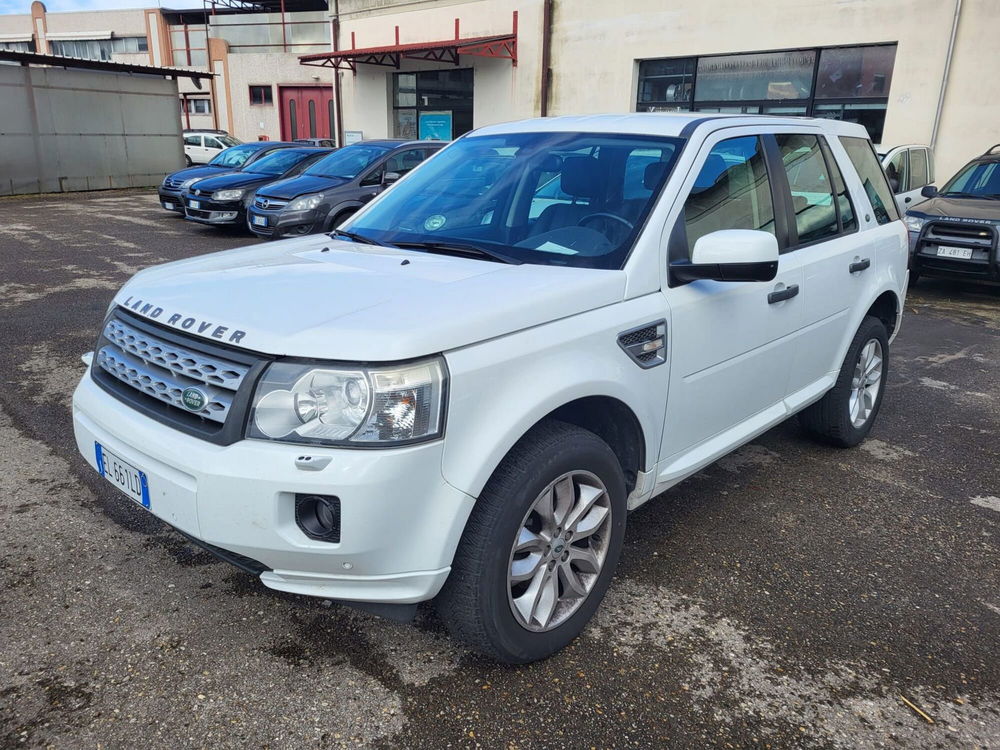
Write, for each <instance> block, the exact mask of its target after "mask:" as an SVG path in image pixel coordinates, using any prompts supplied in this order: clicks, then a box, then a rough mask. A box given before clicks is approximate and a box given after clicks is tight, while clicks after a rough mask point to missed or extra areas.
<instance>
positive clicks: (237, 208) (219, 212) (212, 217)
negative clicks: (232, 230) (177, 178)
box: [181, 193, 246, 225]
mask: <svg viewBox="0 0 1000 750" xmlns="http://www.w3.org/2000/svg"><path fill="white" fill-rule="evenodd" d="M181 199H182V201H183V204H184V207H183V210H184V218H185V219H188V220H189V221H197V222H199V223H201V224H215V225H218V224H242V223H243V222H245V221H246V213H245V212H244V209H243V204H242V202H241V201H232V202H230V203H217V202H215V201H212V200H206V199H204V198H201V197H198V196H194V195H191V194H190V193H185V194H184V195H182V196H181ZM192 202H193V204H194V205H197V206H198V207H197V208H194V205H192Z"/></svg>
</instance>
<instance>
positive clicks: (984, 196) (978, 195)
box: [938, 191, 1000, 201]
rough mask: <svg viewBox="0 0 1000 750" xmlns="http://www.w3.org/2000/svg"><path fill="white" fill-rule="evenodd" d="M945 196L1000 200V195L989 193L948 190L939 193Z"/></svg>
mask: <svg viewBox="0 0 1000 750" xmlns="http://www.w3.org/2000/svg"><path fill="white" fill-rule="evenodd" d="M938 195H941V196H943V197H945V198H979V199H980V200H984V201H995V200H1000V195H990V194H988V193H958V192H951V191H949V192H947V193H938Z"/></svg>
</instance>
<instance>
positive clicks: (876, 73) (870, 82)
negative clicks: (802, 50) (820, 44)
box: [816, 44, 896, 99]
mask: <svg viewBox="0 0 1000 750" xmlns="http://www.w3.org/2000/svg"><path fill="white" fill-rule="evenodd" d="M895 59H896V45H895V44H883V45H879V46H876V47H844V48H836V49H825V50H822V51H821V52H820V56H819V74H818V76H817V78H816V98H817V99H853V98H857V97H885V96H889V84H890V83H892V66H893V63H894V62H895Z"/></svg>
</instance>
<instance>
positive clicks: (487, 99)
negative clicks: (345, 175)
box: [0, 0, 1000, 176]
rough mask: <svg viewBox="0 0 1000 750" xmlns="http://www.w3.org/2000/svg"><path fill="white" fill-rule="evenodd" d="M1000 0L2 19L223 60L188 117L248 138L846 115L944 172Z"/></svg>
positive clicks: (308, 7)
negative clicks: (516, 123) (657, 117)
mask: <svg viewBox="0 0 1000 750" xmlns="http://www.w3.org/2000/svg"><path fill="white" fill-rule="evenodd" d="M998 38H1000V4H998V3H996V2H995V0H943V1H942V0H842V1H841V2H837V3H818V2H814V0H768V1H767V2H760V3H746V2H742V1H741V0H719V1H718V2H713V3H704V2H696V1H695V0H621V2H618V3H607V2H604V1H603V0H330V2H329V3H327V2H325V1H324V0H253V1H252V2H251V1H250V0H247V1H246V2H244V1H243V0H205V4H204V6H203V8H199V9H194V10H168V9H160V8H147V9H144V10H118V11H103V12H89V13H82V12H80V13H46V12H45V9H44V6H43V5H42V3H40V2H37V1H36V2H34V3H32V6H31V13H30V14H25V15H21V16H18V15H5V16H0V47H3V46H7V47H8V48H18V47H23V48H26V49H27V48H33V49H35V50H37V51H39V52H52V53H55V54H71V55H87V56H93V55H100V56H106V57H107V58H108V59H111V60H123V61H132V62H134V61H136V60H138V59H140V58H141V59H142V60H143V61H144V62H146V63H147V64H150V65H174V66H184V67H189V68H192V69H197V70H203V71H208V72H211V73H214V74H215V75H214V78H213V80H212V82H211V84H210V85H208V86H207V87H206V88H203V89H198V88H197V87H196V86H195V85H194V84H193V83H191V82H183V83H182V85H181V88H180V91H179V96H180V99H181V101H180V102H179V105H178V107H179V111H180V114H179V116H180V118H181V121H182V125H183V126H184V127H212V128H220V129H224V130H228V131H229V132H231V133H233V134H234V135H235V136H237V137H239V138H241V139H244V140H255V139H258V138H272V139H274V138H293V137H334V138H336V139H337V140H338V142H339V143H341V144H343V143H348V142H353V141H356V140H359V139H362V138H381V137H386V136H399V137H406V138H411V137H422V136H423V137H440V138H450V137H456V136H458V135H461V134H462V133H463V132H466V131H468V130H470V129H472V128H475V127H478V126H481V125H485V124H489V123H493V122H498V121H504V120H511V119H517V118H522V117H532V116H538V115H557V114H580V113H591V112H609V111H636V110H638V111H669V110H684V111H687V110H693V111H705V112H747V113H749V112H753V113H762V114H768V113H771V114H801V115H811V116H819V117H834V118H839V119H846V120H851V121H855V122H860V123H862V124H864V125H865V126H866V127H867V128H868V129H869V132H870V133H871V135H872V138H873V140H875V141H876V142H877V143H881V144H882V145H883V146H884V147H890V146H893V145H899V144H904V143H922V144H927V143H930V144H932V145H933V146H934V147H935V149H936V152H937V163H938V168H939V169H938V171H939V173H941V176H945V175H946V174H947V173H950V172H952V171H953V170H954V169H956V168H957V167H958V166H959V165H960V164H962V163H964V161H965V160H966V159H967V158H969V157H970V156H972V155H973V154H976V153H979V152H982V151H984V150H985V149H987V148H988V147H990V146H992V145H993V144H994V143H997V142H1000V126H998V118H997V116H996V115H997V105H996V104H995V102H997V101H998V100H1000V82H998V81H997V80H996V78H995V77H994V76H990V75H988V71H990V70H992V69H993V68H995V67H996V66H997V63H998V62H1000V45H997V44H996V39H998Z"/></svg>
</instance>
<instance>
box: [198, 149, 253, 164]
mask: <svg viewBox="0 0 1000 750" xmlns="http://www.w3.org/2000/svg"><path fill="white" fill-rule="evenodd" d="M257 150H258V147H257V146H252V145H250V144H247V145H245V146H233V147H232V148H227V149H226V150H225V151H220V152H219V153H218V154H217V155H216V157H215V158H214V159H212V161H210V162H209V164H211V165H212V166H213V167H241V166H243V163H244V162H245V161H246V160H247V159H249V158H250V157H251V156H252V155H253V154H254V153H255V152H256V151H257Z"/></svg>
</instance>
